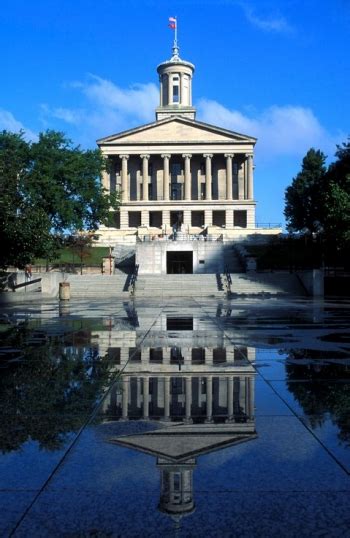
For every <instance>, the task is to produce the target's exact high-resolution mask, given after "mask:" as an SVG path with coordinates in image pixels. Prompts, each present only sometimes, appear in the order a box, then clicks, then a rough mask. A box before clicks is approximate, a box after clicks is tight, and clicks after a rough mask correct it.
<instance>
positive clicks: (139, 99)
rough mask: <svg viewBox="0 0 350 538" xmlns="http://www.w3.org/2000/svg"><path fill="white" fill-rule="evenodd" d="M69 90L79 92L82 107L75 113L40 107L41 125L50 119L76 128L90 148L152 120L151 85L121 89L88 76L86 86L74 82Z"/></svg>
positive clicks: (154, 92)
mask: <svg viewBox="0 0 350 538" xmlns="http://www.w3.org/2000/svg"><path fill="white" fill-rule="evenodd" d="M69 87H70V88H73V89H75V90H77V91H79V92H80V93H81V94H82V96H83V99H84V98H85V102H84V103H83V105H84V107H83V108H79V109H74V108H66V107H57V108H55V107H49V106H48V105H42V107H41V110H42V121H43V123H44V124H45V126H47V123H48V121H50V118H55V119H58V120H61V121H63V122H64V123H66V124H69V125H70V126H73V127H75V128H76V129H77V130H78V136H79V139H80V141H81V142H82V143H83V144H88V145H91V143H92V142H93V141H94V140H96V139H98V138H100V137H102V136H107V135H109V134H113V133H116V132H119V131H122V130H125V129H129V128H131V127H133V126H136V125H139V124H140V123H148V122H151V121H153V120H154V119H155V113H154V111H155V108H156V106H157V105H158V102H159V92H158V88H157V86H156V85H155V84H153V83H148V84H134V85H132V86H131V87H129V88H121V87H120V86H117V85H116V84H114V83H113V82H111V81H110V80H106V79H103V78H101V77H98V76H96V75H90V76H89V79H88V80H87V81H86V82H73V83H71V84H70V85H69Z"/></svg>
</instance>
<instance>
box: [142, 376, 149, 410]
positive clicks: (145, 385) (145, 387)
mask: <svg viewBox="0 0 350 538" xmlns="http://www.w3.org/2000/svg"><path fill="white" fill-rule="evenodd" d="M148 419H149V378H148V377H144V378H143V420H148Z"/></svg>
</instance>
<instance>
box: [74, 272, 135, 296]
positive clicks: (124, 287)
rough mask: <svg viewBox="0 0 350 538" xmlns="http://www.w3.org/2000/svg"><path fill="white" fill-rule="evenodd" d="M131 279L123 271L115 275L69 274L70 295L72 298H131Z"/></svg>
mask: <svg viewBox="0 0 350 538" xmlns="http://www.w3.org/2000/svg"><path fill="white" fill-rule="evenodd" d="M129 279H130V276H129V275H128V274H127V273H123V272H122V271H119V272H118V273H117V274H115V275H83V276H81V275H69V277H68V282H69V283H70V296H71V298H72V299H89V298H98V299H112V298H129V295H130V290H129V286H128V283H129Z"/></svg>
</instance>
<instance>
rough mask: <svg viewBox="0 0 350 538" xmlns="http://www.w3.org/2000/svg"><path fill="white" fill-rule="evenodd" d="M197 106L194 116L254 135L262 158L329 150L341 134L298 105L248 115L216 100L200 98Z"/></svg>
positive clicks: (272, 108)
mask: <svg viewBox="0 0 350 538" xmlns="http://www.w3.org/2000/svg"><path fill="white" fill-rule="evenodd" d="M197 109H198V119H200V120H202V121H204V122H207V123H212V124H214V125H220V126H222V127H226V128H227V129H231V130H233V131H237V132H239V133H242V134H248V135H251V136H255V137H257V138H258V139H259V144H258V153H259V155H261V154H263V155H264V158H265V160H268V159H272V158H274V157H276V156H278V155H289V156H295V157H300V156H301V155H304V154H305V153H306V151H307V150H308V149H309V148H310V147H316V148H319V149H321V150H323V151H325V152H328V151H331V152H332V153H333V151H334V148H335V144H336V143H337V142H339V141H340V140H342V139H343V138H344V136H343V133H338V134H337V135H335V136H333V135H331V134H330V133H328V131H327V130H326V129H325V128H324V127H323V126H322V125H321V123H320V121H319V120H318V119H317V117H316V116H315V114H314V113H313V111H312V110H311V109H310V108H305V107H301V106H292V105H285V106H277V105H274V106H271V107H269V108H267V109H265V110H264V111H262V112H261V113H258V114H255V115H254V117H249V116H246V115H244V114H242V113H241V112H239V111H237V110H230V109H228V108H226V107H224V106H223V105H221V104H220V103H217V102H216V101H211V100H207V99H202V100H200V101H199V103H198V107H197Z"/></svg>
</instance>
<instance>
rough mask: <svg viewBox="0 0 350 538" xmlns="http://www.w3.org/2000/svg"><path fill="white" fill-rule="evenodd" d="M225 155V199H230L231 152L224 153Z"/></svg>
mask: <svg viewBox="0 0 350 538" xmlns="http://www.w3.org/2000/svg"><path fill="white" fill-rule="evenodd" d="M225 157H226V200H232V158H233V153H225Z"/></svg>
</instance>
